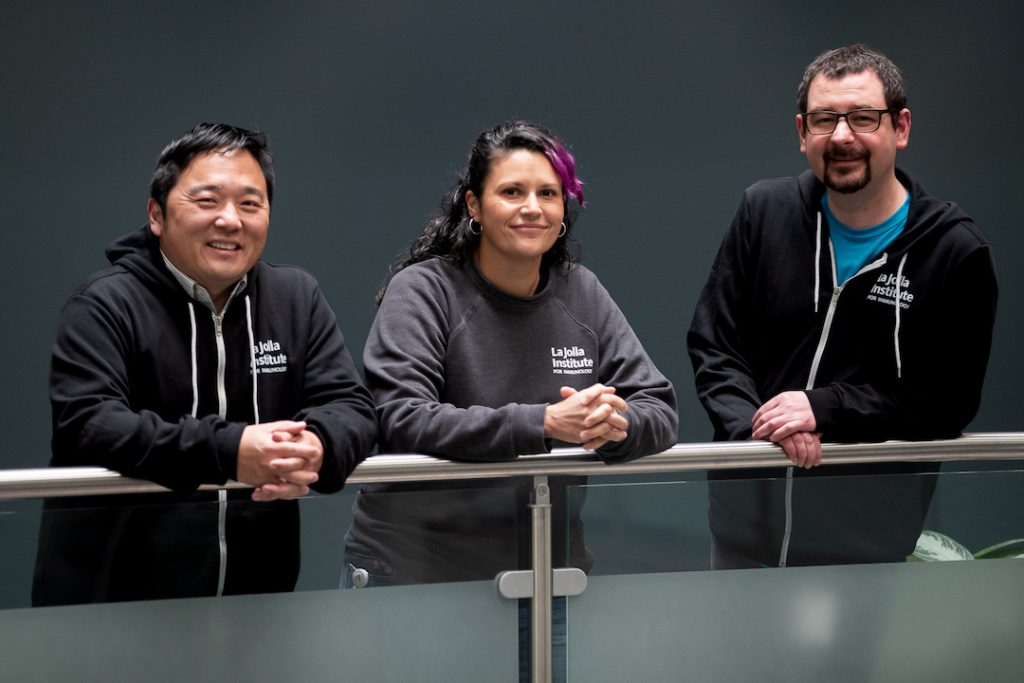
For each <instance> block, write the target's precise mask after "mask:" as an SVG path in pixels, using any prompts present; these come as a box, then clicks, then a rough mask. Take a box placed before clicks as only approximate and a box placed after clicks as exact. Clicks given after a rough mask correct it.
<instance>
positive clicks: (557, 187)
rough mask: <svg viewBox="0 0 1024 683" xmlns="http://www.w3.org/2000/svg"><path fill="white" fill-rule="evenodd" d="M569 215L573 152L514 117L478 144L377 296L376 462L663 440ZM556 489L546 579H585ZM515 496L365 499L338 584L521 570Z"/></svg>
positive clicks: (631, 352) (370, 352) (576, 518)
mask: <svg viewBox="0 0 1024 683" xmlns="http://www.w3.org/2000/svg"><path fill="white" fill-rule="evenodd" d="M582 206H583V186H582V183H581V182H580V180H579V179H578V178H577V177H576V168H575V162H574V160H573V157H572V155H571V154H570V153H569V151H568V150H567V149H566V147H565V145H564V144H563V143H562V142H561V141H560V140H558V138H556V137H554V136H553V135H552V134H551V133H550V132H549V131H547V130H546V129H544V128H542V127H541V126H538V125H535V124H532V123H527V122H523V121H511V122H508V123H505V124H502V125H500V126H497V127H495V128H492V129H490V130H487V131H484V132H483V133H482V134H481V135H480V136H479V138H478V139H477V141H476V143H475V144H474V146H473V148H472V150H471V151H470V154H469V160H468V164H467V167H466V170H465V171H464V172H463V173H462V174H461V176H460V177H459V179H458V181H457V182H456V184H455V187H454V189H453V190H451V191H449V192H447V193H446V194H445V196H444V198H443V200H442V203H441V208H440V212H439V213H438V214H437V215H436V216H435V217H434V218H432V219H431V220H430V221H429V222H428V223H427V226H426V228H425V229H424V231H423V233H422V234H421V235H420V236H419V238H418V239H416V241H415V242H414V243H413V245H412V247H411V248H410V250H409V254H408V256H407V257H405V258H403V259H402V260H400V261H399V262H398V263H396V264H395V265H394V266H393V268H392V276H391V278H390V280H389V281H388V282H387V283H386V284H385V285H384V287H383V288H382V289H381V291H380V293H379V295H378V303H379V309H378V312H377V316H376V319H375V320H374V323H373V327H372V329H371V331H370V335H369V338H368V339H367V342H366V347H365V350H364V352H363V363H364V366H365V369H366V377H367V384H368V386H369V387H370V390H371V391H372V393H373V396H374V399H375V402H376V404H377V414H378V417H379V418H380V437H379V439H380V444H381V452H382V453H430V454H433V455H436V456H438V457H442V458H448V459H452V460H511V459H514V458H516V457H518V456H519V455H521V454H529V453H544V452H548V451H550V450H551V448H552V447H553V446H567V445H581V446H583V447H584V448H587V449H591V450H594V451H595V452H596V453H597V455H598V456H599V457H600V458H601V459H602V460H603V461H605V462H607V463H615V462H622V461H626V460H631V459H633V458H637V457H640V456H642V455H647V454H650V453H656V452H660V451H662V450H665V449H666V448H668V447H669V446H671V445H672V444H674V443H675V440H676V433H677V427H678V417H677V415H676V397H675V392H674V390H673V388H672V385H671V383H670V382H669V381H668V380H667V379H666V378H665V377H664V375H662V374H661V373H660V372H659V371H658V369H657V368H656V367H655V366H654V363H653V362H651V359H650V358H649V357H648V355H647V353H646V352H645V351H644V348H643V346H642V345H641V344H640V342H639V340H638V339H637V337H636V335H635V334H634V333H633V330H632V329H631V328H630V326H629V323H628V322H626V319H625V317H624V316H623V315H622V313H621V311H620V310H619V308H618V307H617V306H616V305H615V302H614V301H612V298H611V296H610V295H609V294H608V292H607V290H605V289H604V287H602V286H601V283H600V282H599V281H598V280H597V278H596V277H595V276H594V274H593V273H591V272H590V271H589V270H587V269H586V268H585V267H583V266H582V265H580V264H579V263H577V262H576V261H577V259H576V258H575V257H574V256H573V251H572V250H571V248H570V237H571V235H572V228H573V223H574V219H575V218H576V215H577V214H578V211H579V209H580V208H582ZM575 481H576V482H579V481H581V480H580V479H576V480H575ZM567 483H569V480H568V479H565V478H562V479H557V478H556V479H553V480H552V482H551V493H552V509H553V512H554V515H555V517H554V519H555V521H554V523H553V524H552V527H553V529H554V531H555V539H554V550H553V552H554V555H553V557H554V558H555V566H560V565H562V564H569V565H571V566H576V567H580V568H582V569H583V570H587V569H589V568H590V566H591V564H592V562H593V558H592V557H591V555H590V553H589V552H588V551H587V548H586V546H585V544H584V542H583V533H582V524H581V522H580V509H581V507H582V495H572V496H567V495H566V484H567ZM529 491H530V481H529V480H527V479H522V480H520V479H514V480H504V481H498V480H486V481H470V482H467V481H453V482H450V483H449V482H446V483H443V484H437V483H435V484H431V485H426V484H400V485H399V484H395V485H380V486H366V487H364V488H363V489H362V491H361V492H360V494H359V496H358V497H357V499H356V503H355V508H354V520H353V524H352V528H351V529H350V530H349V533H348V535H347V537H346V543H345V559H346V566H347V572H346V576H345V577H344V579H343V585H348V586H375V585H377V586H380V585H393V584H403V583H426V582H437V581H468V580H491V579H493V578H494V577H495V576H496V575H497V574H498V573H499V572H501V571H504V570H508V569H519V568H528V567H529V559H528V558H529V548H530V544H529V532H530V524H529V514H528V509H527V501H528V499H529ZM576 493H577V494H579V493H581V492H580V491H577V492H576ZM567 498H568V499H569V500H567ZM557 608H558V606H557V605H556V611H557ZM562 610H563V613H564V601H562ZM521 623H522V624H528V623H529V622H528V619H526V620H523V621H522V622H521ZM561 625H562V627H563V628H564V619H563V620H562V624H561ZM557 628H558V624H557V623H556V630H557ZM563 635H564V631H563ZM527 642H528V639H527ZM522 650H525V648H521V651H522ZM556 661H557V658H556ZM558 668H559V667H557V666H556V671H557V669H558ZM520 670H521V672H523V671H526V672H528V671H529V668H528V667H526V669H525V670H524V669H523V668H521V669H520ZM561 670H562V674H563V675H564V664H562V665H561Z"/></svg>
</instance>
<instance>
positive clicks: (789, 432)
mask: <svg viewBox="0 0 1024 683" xmlns="http://www.w3.org/2000/svg"><path fill="white" fill-rule="evenodd" d="M776 422H777V421H776ZM800 432H801V429H800V423H799V422H797V421H795V420H790V421H788V422H783V423H781V425H780V426H779V427H777V428H776V429H775V430H774V431H773V432H772V433H771V434H770V435H769V436H768V440H769V441H775V442H779V441H782V440H783V439H785V438H787V437H790V436H793V435H794V434H799V433H800Z"/></svg>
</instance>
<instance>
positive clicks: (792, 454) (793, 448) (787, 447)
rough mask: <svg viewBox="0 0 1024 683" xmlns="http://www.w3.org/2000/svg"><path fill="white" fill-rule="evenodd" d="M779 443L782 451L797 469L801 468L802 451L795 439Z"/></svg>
mask: <svg viewBox="0 0 1024 683" xmlns="http://www.w3.org/2000/svg"><path fill="white" fill-rule="evenodd" d="M777 443H778V444H779V445H780V446H782V450H783V451H784V452H785V453H786V457H787V458H789V461H790V462H791V463H793V465H795V466H796V467H800V463H801V456H800V450H799V447H798V446H797V444H796V443H795V442H794V439H785V440H784V441H779V442H777Z"/></svg>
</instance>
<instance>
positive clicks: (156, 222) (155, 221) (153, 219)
mask: <svg viewBox="0 0 1024 683" xmlns="http://www.w3.org/2000/svg"><path fill="white" fill-rule="evenodd" d="M146 215H147V216H148V217H149V229H150V231H151V232H152V233H153V234H154V235H156V236H157V237H160V234H161V233H162V232H163V229H164V212H163V211H162V210H161V209H160V205H159V204H157V203H156V200H155V199H153V198H152V197H150V199H149V201H148V202H146Z"/></svg>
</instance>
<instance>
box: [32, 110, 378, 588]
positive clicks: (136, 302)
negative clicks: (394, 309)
mask: <svg viewBox="0 0 1024 683" xmlns="http://www.w3.org/2000/svg"><path fill="white" fill-rule="evenodd" d="M273 191H274V168H273V162H272V159H271V156H270V151H269V149H268V146H267V140H266V137H265V136H264V135H262V134H260V133H254V132H251V131H247V130H244V129H241V128H235V127H233V126H228V125H224V124H200V125H198V126H196V127H195V128H193V129H192V130H190V131H189V132H188V133H186V134H185V135H184V136H183V137H181V138H179V139H177V140H175V141H173V142H171V143H170V144H169V145H168V146H167V147H166V148H165V149H164V150H163V153H162V154H161V155H160V159H159V161H158V164H157V168H156V171H155V172H154V174H153V179H152V183H151V187H150V199H149V202H148V206H147V214H148V223H147V225H145V226H143V227H142V228H141V229H139V230H136V231H134V232H132V233H129V234H128V235H126V236H124V237H122V238H120V239H118V240H116V241H115V242H114V243H113V244H111V245H110V247H108V249H107V258H108V259H109V261H110V263H111V266H110V267H108V268H106V269H104V270H101V271H99V272H98V273H96V274H94V275H93V276H92V277H90V278H89V279H88V280H87V281H86V282H85V283H84V284H83V285H81V286H80V287H79V288H78V289H77V290H76V291H75V292H74V293H73V294H72V295H71V297H70V298H69V299H68V301H67V303H66V304H65V307H64V310H63V312H62V314H61V320H60V325H59V330H58V334H57V340H56V343H55V344H54V349H53V361H52V368H51V376H50V400H51V404H52V407H53V441H52V449H53V453H52V459H51V465H53V466H58V467H64V466H72V465H98V466H103V467H107V468H109V469H112V470H115V471H117V472H120V473H122V474H124V475H126V476H129V477H136V478H140V479H147V480H150V481H153V482H156V483H158V484H161V485H163V486H166V487H168V488H169V489H171V490H172V491H173V494H157V495H154V496H142V497H134V496H133V497H130V498H128V497H115V498H111V497H106V498H90V499H81V498H79V499H75V500H51V501H48V502H47V506H46V511H45V514H44V516H43V523H42V528H41V532H40V544H39V554H38V560H37V565H36V576H35V582H34V586H33V602H34V603H35V604H39V605H42V604H65V603H79V602H102V601H115V600H133V599H147V598H149V599H151V598H165V597H188V596H202V595H221V594H232V593H253V592H270V591H287V590H291V589H292V588H294V585H295V581H296V579H297V577H298V571H299V526H298V524H299V519H298V506H297V503H296V501H295V500H292V499H294V498H297V497H299V496H302V495H304V494H306V493H307V492H308V491H309V489H310V487H312V488H313V489H315V490H317V491H321V492H332V491H337V490H338V489H340V488H341V487H342V485H343V484H344V482H345V479H346V477H347V476H348V475H349V474H350V473H351V472H352V470H353V469H354V468H355V466H356V465H357V464H358V463H359V462H360V461H361V460H363V459H364V458H365V457H366V455H367V454H368V453H369V451H370V449H371V447H372V444H373V441H374V439H375V437H376V418H375V416H374V408H373V404H372V400H371V398H370V396H369V393H368V392H367V390H366V389H365V388H364V386H363V383H362V381H361V379H360V377H359V374H358V372H357V370H356V369H355V366H354V365H353V363H352V360H351V357H350V355H349V352H348V351H347V349H346V347H345V342H344V339H343V337H342V334H341V331H340V330H339V328H338V324H337V321H336V319H335V316H334V313H333V312H332V311H331V308H330V306H329V305H328V303H327V301H326V299H325V298H324V296H323V294H322V293H321V291H320V288H319V285H318V284H317V283H316V281H315V280H314V279H313V278H312V277H311V276H310V275H309V274H308V273H306V272H305V271H303V270H300V269H298V268H295V267H292V266H279V265H274V264H271V263H268V262H266V261H263V260H261V256H262V253H263V248H264V245H265V243H266V237H267V230H268V227H269V223H270V206H271V201H272V199H273ZM228 480H236V481H239V482H243V483H246V484H250V485H252V486H253V487H254V489H253V490H252V491H251V492H249V491H232V492H228V491H226V490H223V489H222V490H220V491H218V492H215V493H209V494H207V493H197V492H196V489H197V488H198V487H199V486H200V485H201V484H224V483H225V482H227V481H228Z"/></svg>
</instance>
